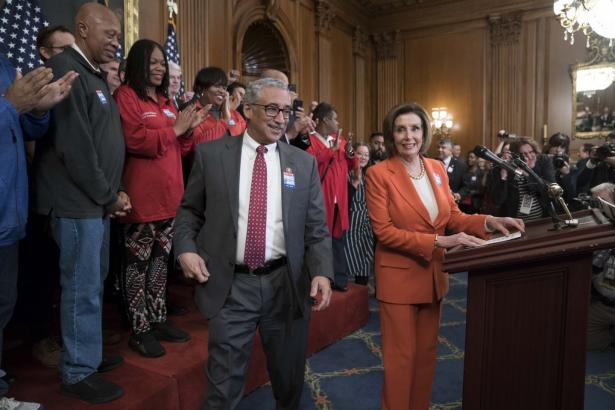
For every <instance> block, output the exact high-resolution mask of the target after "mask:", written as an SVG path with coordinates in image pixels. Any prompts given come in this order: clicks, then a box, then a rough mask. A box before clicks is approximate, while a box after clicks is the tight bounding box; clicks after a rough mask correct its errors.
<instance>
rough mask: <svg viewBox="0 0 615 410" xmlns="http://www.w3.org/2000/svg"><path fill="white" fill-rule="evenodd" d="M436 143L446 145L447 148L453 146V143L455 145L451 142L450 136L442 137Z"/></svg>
mask: <svg viewBox="0 0 615 410" xmlns="http://www.w3.org/2000/svg"><path fill="white" fill-rule="evenodd" d="M438 145H448V147H449V148H453V145H455V144H454V143H453V140H452V139H450V138H442V139H441V140H440V141H439V142H438Z"/></svg>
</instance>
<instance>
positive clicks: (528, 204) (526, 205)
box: [519, 195, 534, 215]
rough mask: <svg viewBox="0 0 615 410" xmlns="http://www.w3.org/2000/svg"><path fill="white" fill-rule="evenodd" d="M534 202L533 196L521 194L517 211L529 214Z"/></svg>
mask: <svg viewBox="0 0 615 410" xmlns="http://www.w3.org/2000/svg"><path fill="white" fill-rule="evenodd" d="M533 204H534V198H532V197H531V196H529V195H523V198H521V207H519V213H520V214H522V215H529V214H530V211H531V210H532V205H533Z"/></svg>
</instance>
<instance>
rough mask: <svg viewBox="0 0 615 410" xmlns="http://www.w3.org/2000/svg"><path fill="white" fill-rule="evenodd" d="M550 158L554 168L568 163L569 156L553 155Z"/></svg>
mask: <svg viewBox="0 0 615 410" xmlns="http://www.w3.org/2000/svg"><path fill="white" fill-rule="evenodd" d="M552 160H553V167H554V168H555V169H560V168H562V167H563V166H565V165H566V164H568V163H569V161H570V158H568V155H554V156H553V158H552Z"/></svg>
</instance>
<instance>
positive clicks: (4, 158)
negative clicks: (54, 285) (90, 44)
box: [0, 55, 77, 409]
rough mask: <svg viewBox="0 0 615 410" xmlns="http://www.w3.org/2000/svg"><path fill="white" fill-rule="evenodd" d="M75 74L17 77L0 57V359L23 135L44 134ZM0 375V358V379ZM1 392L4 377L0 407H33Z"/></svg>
mask: <svg viewBox="0 0 615 410" xmlns="http://www.w3.org/2000/svg"><path fill="white" fill-rule="evenodd" d="M76 77H77V75H76V73H74V72H72V73H68V74H67V75H66V76H64V77H62V78H60V79H59V80H57V81H55V82H53V83H51V82H50V81H51V80H52V78H53V72H52V70H51V69H49V68H44V67H41V68H38V69H36V70H34V71H31V72H30V73H28V74H26V75H25V76H23V77H22V76H21V75H20V74H19V73H17V72H16V71H15V69H14V68H13V66H12V65H11V63H10V61H9V60H8V59H7V58H6V57H5V56H4V55H0V94H1V95H0V359H1V358H2V356H1V355H2V341H3V333H4V327H5V326H6V325H7V323H8V322H9V320H10V319H11V315H12V314H13V308H14V306H15V302H16V300H17V256H18V243H19V240H20V239H22V238H23V237H24V236H25V230H26V222H27V216H28V181H27V174H26V156H25V152H24V139H37V138H40V137H41V136H42V135H44V134H45V132H46V131H47V126H48V124H49V114H48V112H47V111H48V110H49V109H50V108H51V107H52V106H53V105H55V104H56V103H58V102H59V101H61V100H62V99H63V98H64V97H66V96H67V95H68V94H69V92H70V88H71V84H72V83H73V81H74V79H75V78H76ZM4 375H5V372H4V371H3V370H2V369H1V360H0V377H2V376H4ZM7 391H8V385H7V383H6V381H5V380H4V379H2V378H0V408H16V407H17V408H20V409H37V408H39V405H38V404H37V403H23V402H21V403H20V402H17V401H16V400H13V399H9V398H7V397H4V395H5V394H6V393H7ZM18 406H20V407H18Z"/></svg>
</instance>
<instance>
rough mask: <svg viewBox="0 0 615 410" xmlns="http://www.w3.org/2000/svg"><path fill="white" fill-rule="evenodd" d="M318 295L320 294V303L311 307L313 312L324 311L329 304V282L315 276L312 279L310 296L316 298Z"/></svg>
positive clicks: (323, 277)
mask: <svg viewBox="0 0 615 410" xmlns="http://www.w3.org/2000/svg"><path fill="white" fill-rule="evenodd" d="M318 293H320V301H319V302H318V304H317V305H315V306H313V307H312V310H314V311H319V310H324V309H326V308H327V307H328V306H329V303H330V302H331V281H330V280H329V278H327V277H325V276H315V277H314V279H312V289H311V291H310V296H311V297H313V298H316V295H318Z"/></svg>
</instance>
